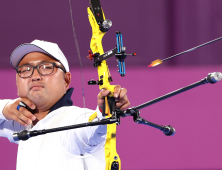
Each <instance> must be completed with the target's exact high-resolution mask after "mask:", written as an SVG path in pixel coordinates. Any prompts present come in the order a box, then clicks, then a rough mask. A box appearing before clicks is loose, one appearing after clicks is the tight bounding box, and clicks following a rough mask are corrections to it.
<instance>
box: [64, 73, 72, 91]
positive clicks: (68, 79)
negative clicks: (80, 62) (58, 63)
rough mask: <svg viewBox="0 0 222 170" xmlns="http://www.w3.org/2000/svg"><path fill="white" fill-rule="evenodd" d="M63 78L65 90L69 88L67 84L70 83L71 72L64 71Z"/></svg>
mask: <svg viewBox="0 0 222 170" xmlns="http://www.w3.org/2000/svg"><path fill="white" fill-rule="evenodd" d="M64 79H65V88H66V90H68V89H69V85H70V83H71V73H70V72H66V73H65V75H64Z"/></svg>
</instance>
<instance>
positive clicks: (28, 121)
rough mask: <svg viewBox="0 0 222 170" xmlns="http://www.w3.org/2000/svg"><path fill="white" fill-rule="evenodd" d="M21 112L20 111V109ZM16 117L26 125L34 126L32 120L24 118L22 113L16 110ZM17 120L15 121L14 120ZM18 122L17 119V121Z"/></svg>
mask: <svg viewBox="0 0 222 170" xmlns="http://www.w3.org/2000/svg"><path fill="white" fill-rule="evenodd" d="M19 110H20V109H19ZM14 115H16V116H17V117H18V118H19V119H20V120H22V121H23V122H25V123H26V124H29V125H30V124H32V120H31V119H29V118H28V117H26V116H24V115H23V114H22V113H21V112H20V111H18V110H14ZM14 120H15V119H14ZM16 120H17V119H16Z"/></svg>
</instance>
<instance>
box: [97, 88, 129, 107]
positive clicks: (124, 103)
mask: <svg viewBox="0 0 222 170" xmlns="http://www.w3.org/2000/svg"><path fill="white" fill-rule="evenodd" d="M109 93H110V91H109V90H106V89H102V90H101V91H100V93H99V94H98V96H97V98H98V102H97V104H98V106H99V108H100V109H103V102H104V97H106V96H108V95H109ZM126 93H127V90H126V89H125V88H121V86H120V85H116V86H115V89H114V97H115V101H116V107H119V108H120V109H121V110H124V109H126V108H128V107H129V106H130V102H129V100H128V98H127V95H126Z"/></svg>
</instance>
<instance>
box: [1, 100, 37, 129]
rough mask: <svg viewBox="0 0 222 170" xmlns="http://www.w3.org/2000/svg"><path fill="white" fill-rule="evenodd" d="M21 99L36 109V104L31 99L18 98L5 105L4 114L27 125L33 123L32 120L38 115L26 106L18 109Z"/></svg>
mask: <svg viewBox="0 0 222 170" xmlns="http://www.w3.org/2000/svg"><path fill="white" fill-rule="evenodd" d="M20 101H22V102H24V103H25V104H26V105H27V106H29V107H30V108H31V109H35V105H34V104H33V103H32V102H31V101H30V100H29V99H27V98H17V99H15V100H12V101H10V102H9V103H7V105H5V107H4V109H3V115H4V116H5V118H6V119H8V120H14V121H16V122H18V123H19V124H21V125H23V126H26V127H27V126H28V125H30V124H32V121H33V120H35V119H36V117H35V116H34V115H33V114H32V113H31V112H29V111H28V110H27V109H26V108H24V107H20V108H19V111H18V110H17V106H18V104H19V102H20Z"/></svg>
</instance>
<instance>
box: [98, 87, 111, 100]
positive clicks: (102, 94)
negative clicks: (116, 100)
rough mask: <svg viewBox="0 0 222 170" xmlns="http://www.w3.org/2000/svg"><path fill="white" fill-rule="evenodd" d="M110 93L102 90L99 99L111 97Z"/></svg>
mask: <svg viewBox="0 0 222 170" xmlns="http://www.w3.org/2000/svg"><path fill="white" fill-rule="evenodd" d="M109 93H110V91H109V90H106V89H102V90H101V91H100V93H99V94H98V98H99V99H104V98H105V97H106V96H108V95H109Z"/></svg>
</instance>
